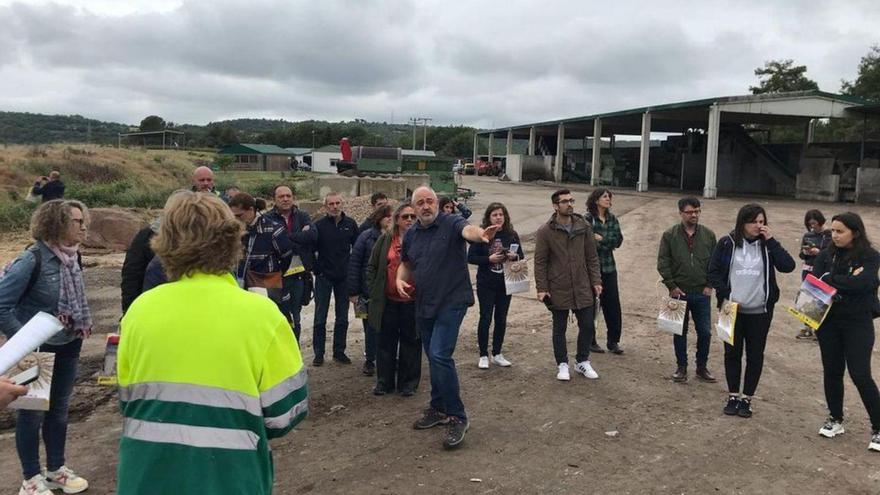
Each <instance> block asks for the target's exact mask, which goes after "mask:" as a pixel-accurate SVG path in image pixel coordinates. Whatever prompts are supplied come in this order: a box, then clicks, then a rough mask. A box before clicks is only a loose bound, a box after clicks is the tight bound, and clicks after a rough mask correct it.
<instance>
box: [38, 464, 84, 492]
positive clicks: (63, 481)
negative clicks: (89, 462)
mask: <svg viewBox="0 0 880 495" xmlns="http://www.w3.org/2000/svg"><path fill="white" fill-rule="evenodd" d="M46 486H47V487H49V488H50V489H52V490H57V489H59V488H60V489H61V491H63V492H64V493H79V492H84V491H86V490H87V489H88V488H89V482H88V481H86V480H85V478H82V477H80V476H78V475H77V474H76V473H74V472H73V471H71V469H70V468H69V467H67V466H61V467H60V468H58V469H57V470H56V471H47V472H46Z"/></svg>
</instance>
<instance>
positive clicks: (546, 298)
mask: <svg viewBox="0 0 880 495" xmlns="http://www.w3.org/2000/svg"><path fill="white" fill-rule="evenodd" d="M542 302H543V303H544V306H547V309H553V308H551V306H553V301H551V300H550V296H544V300H543V301H542Z"/></svg>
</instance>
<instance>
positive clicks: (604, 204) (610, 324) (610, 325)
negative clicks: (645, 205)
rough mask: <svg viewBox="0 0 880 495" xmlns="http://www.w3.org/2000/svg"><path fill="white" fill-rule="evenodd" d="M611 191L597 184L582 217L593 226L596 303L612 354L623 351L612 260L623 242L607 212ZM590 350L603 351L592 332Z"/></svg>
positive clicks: (613, 220) (614, 265) (621, 325)
mask: <svg viewBox="0 0 880 495" xmlns="http://www.w3.org/2000/svg"><path fill="white" fill-rule="evenodd" d="M613 197H614V195H613V194H612V193H611V191H609V190H608V189H604V188H599V189H596V190H594V191H593V192H591V193H590V196H589V198H587V214H586V216H585V217H584V218H585V219H586V220H587V223H589V224H590V226H591V227H592V228H593V236H594V237H595V238H596V251H597V252H598V254H599V270H600V272H601V273H602V297H601V298H600V299H599V303H600V305H601V307H602V314H603V315H604V316H605V328H606V330H607V332H608V335H607V339H606V340H607V342H606V343H607V344H608V350H609V351H611V352H613V353H614V354H623V349H621V348H620V334H621V331H622V329H623V320H622V313H621V310H620V291H619V289H618V285H617V264H616V263H615V262H614V250H615V249H617V248H619V247H620V245H621V244H623V234H622V233H621V232H620V223H619V222H618V221H617V217H616V216H614V214H613V213H611V198H613ZM590 352H597V353H600V354H601V353H603V352H605V351H604V350H603V349H602V348H601V347H599V344H598V343H597V342H596V337H595V335H594V336H593V344H592V345H591V347H590Z"/></svg>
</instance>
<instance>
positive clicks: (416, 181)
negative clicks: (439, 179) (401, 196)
mask: <svg viewBox="0 0 880 495" xmlns="http://www.w3.org/2000/svg"><path fill="white" fill-rule="evenodd" d="M400 178H401V179H403V181H404V184H405V187H406V197H407V198H409V196H410V195H411V194H412V192H413V191H415V190H416V189H418V188H419V187H422V186H430V185H431V176H430V175H428V174H400Z"/></svg>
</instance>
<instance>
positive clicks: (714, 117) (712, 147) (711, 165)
mask: <svg viewBox="0 0 880 495" xmlns="http://www.w3.org/2000/svg"><path fill="white" fill-rule="evenodd" d="M720 132H721V108H720V107H719V106H718V105H712V106H711V107H709V126H708V129H706V184H705V186H704V188H703V197H704V198H709V199H713V198H715V197H717V196H718V189H717V187H716V183H717V181H718V135H719V134H720Z"/></svg>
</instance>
